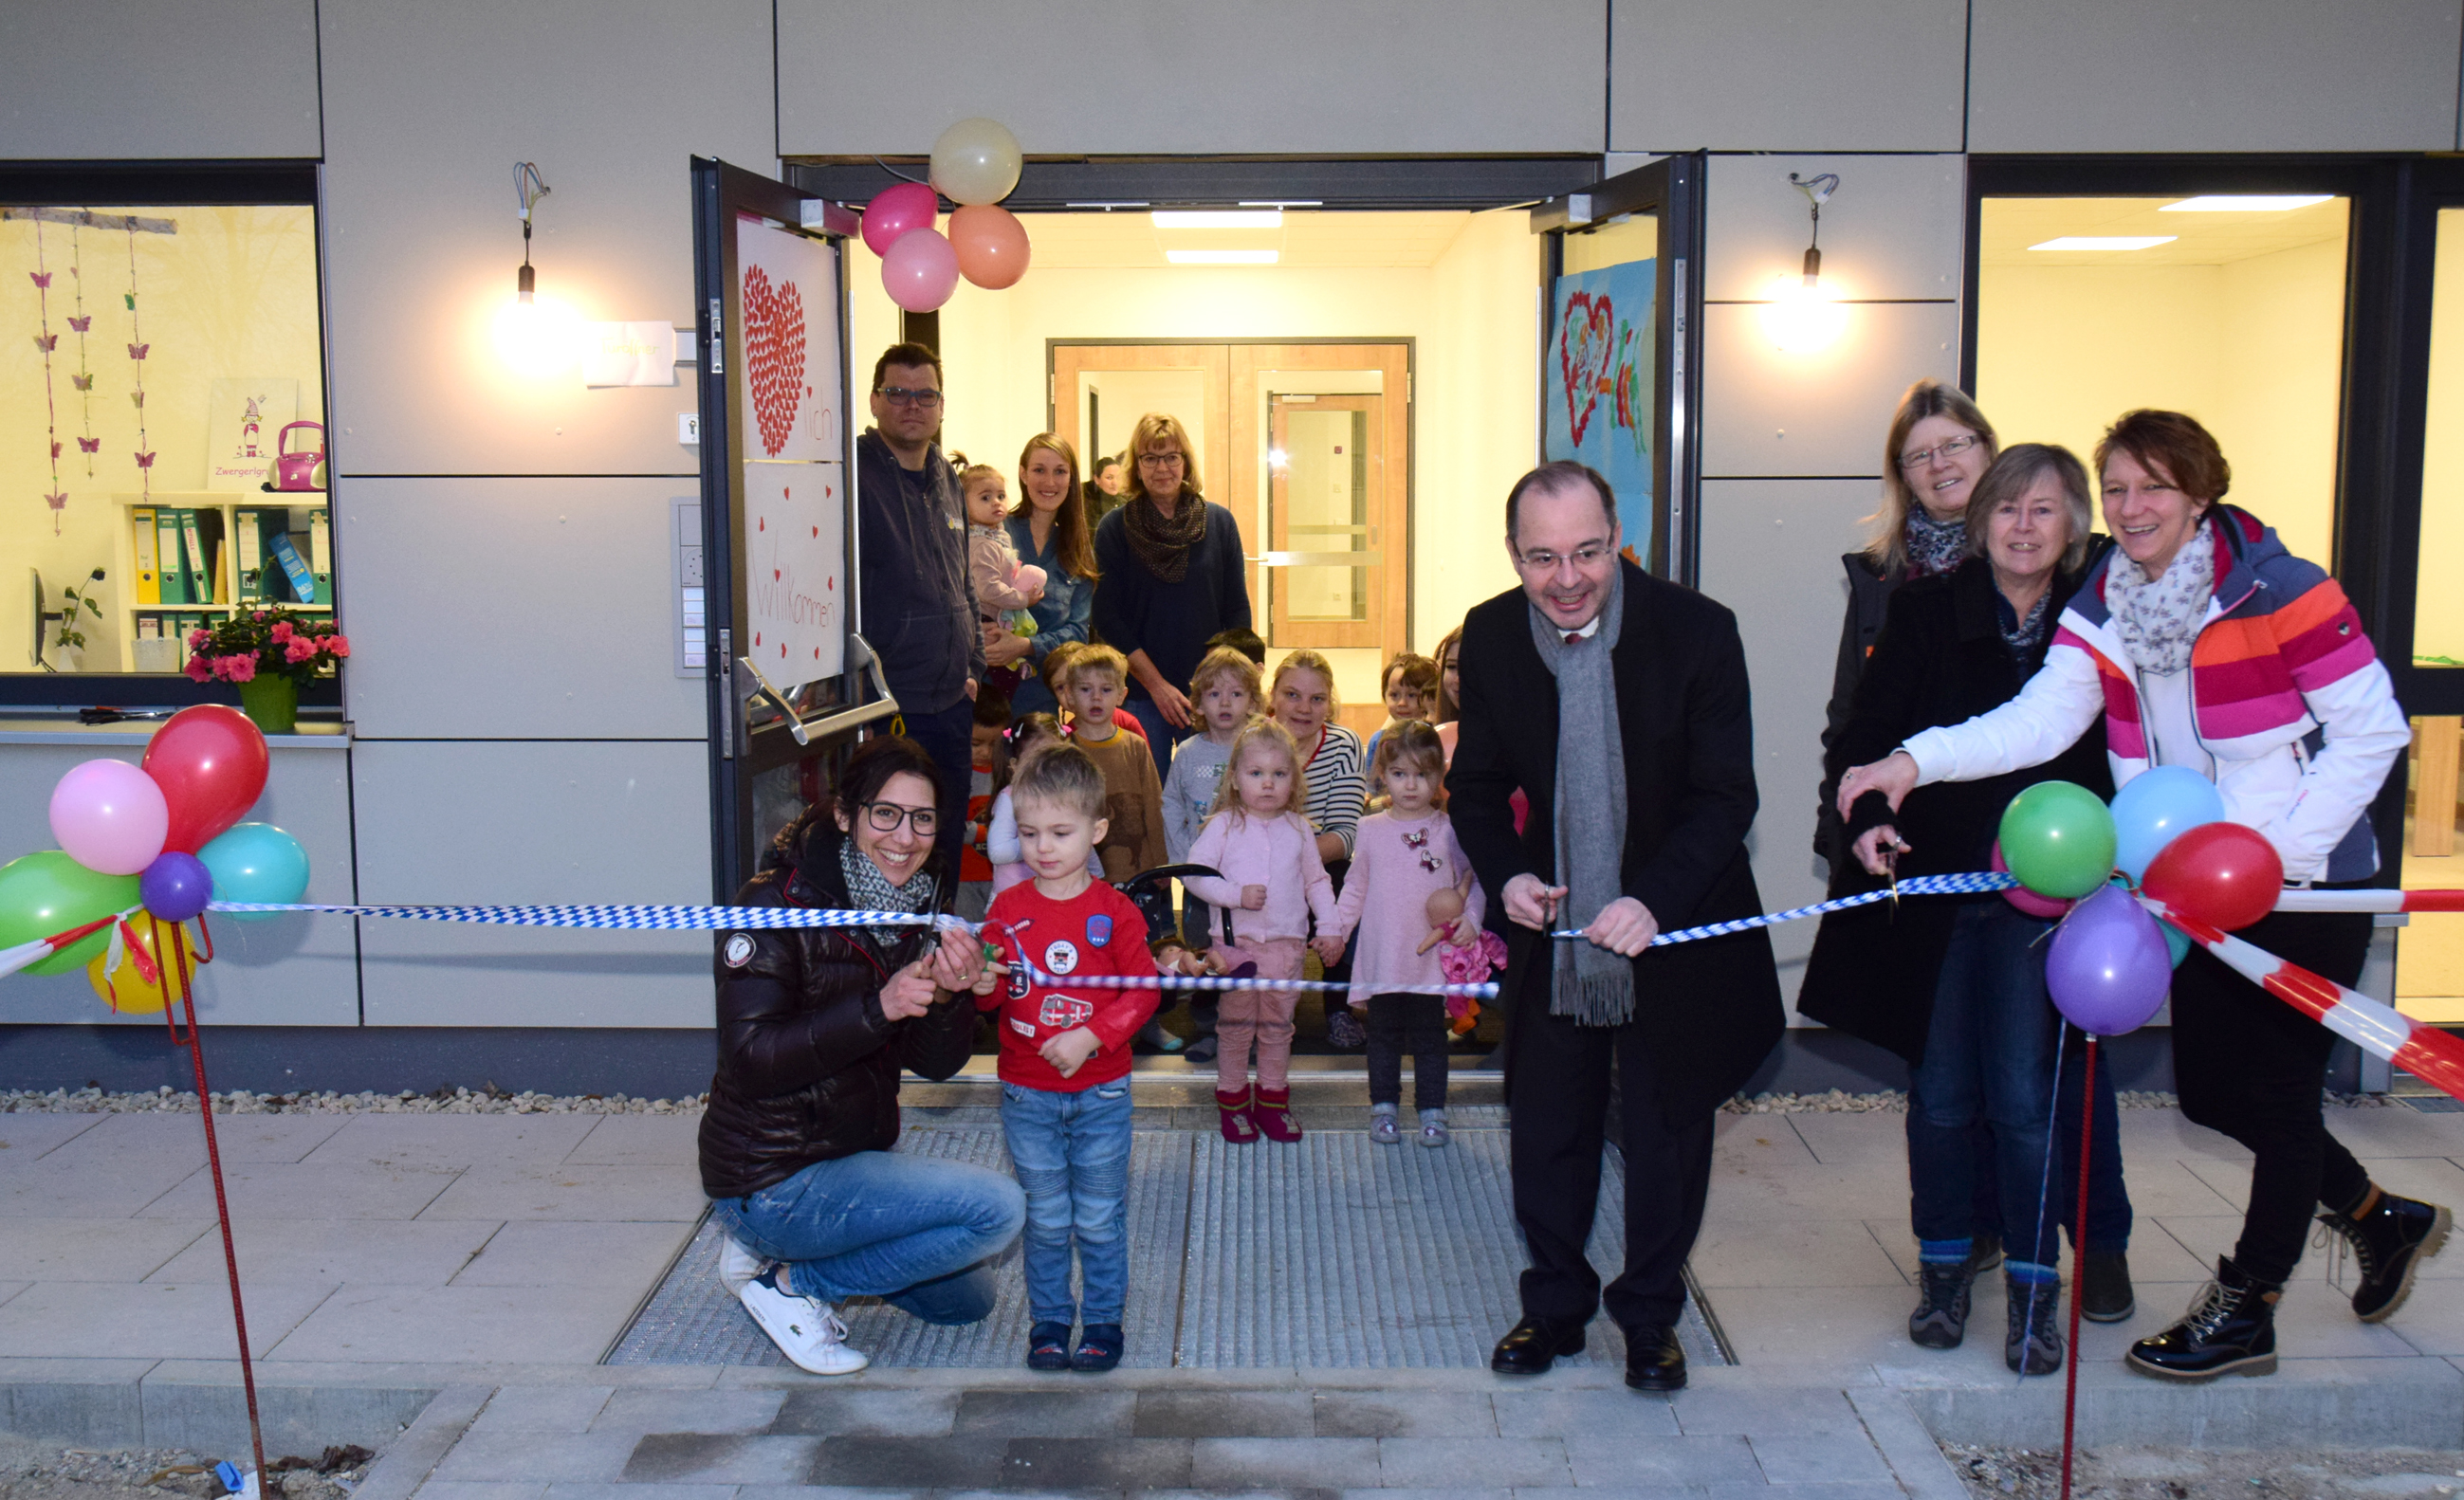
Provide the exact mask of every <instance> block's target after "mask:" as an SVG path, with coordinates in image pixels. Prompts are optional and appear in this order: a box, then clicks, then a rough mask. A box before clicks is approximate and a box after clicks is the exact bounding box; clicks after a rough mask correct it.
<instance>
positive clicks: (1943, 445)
mask: <svg viewBox="0 0 2464 1500" xmlns="http://www.w3.org/2000/svg"><path fill="white" fill-rule="evenodd" d="M1982 441H1983V440H1982V439H1980V438H1973V437H1968V438H1946V439H1944V440H1943V441H1942V442H1940V443H1937V444H1935V445H1934V446H1931V447H1929V448H1910V449H1909V450H1908V451H1906V452H1905V453H1903V454H1901V455H1900V467H1902V468H1923V467H1925V466H1926V465H1927V464H1930V463H1932V462H1933V461H1934V457H1935V455H1937V454H1939V455H1941V456H1942V457H1944V458H1957V457H1958V456H1959V455H1961V454H1962V453H1965V452H1967V451H1968V450H1969V448H1972V447H1974V446H1976V445H1977V444H1978V443H1980V442H1982Z"/></svg>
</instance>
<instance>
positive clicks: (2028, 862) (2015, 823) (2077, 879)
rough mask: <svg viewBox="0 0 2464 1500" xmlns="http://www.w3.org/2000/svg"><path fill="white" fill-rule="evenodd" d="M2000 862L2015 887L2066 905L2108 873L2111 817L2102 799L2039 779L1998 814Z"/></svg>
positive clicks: (2070, 785) (2081, 789)
mask: <svg viewBox="0 0 2464 1500" xmlns="http://www.w3.org/2000/svg"><path fill="white" fill-rule="evenodd" d="M2001 838H2002V858H2003V859H2004V860H2005V861H2007V862H2008V863H2009V864H2010V866H2011V873H2012V874H2013V875H2015V876H2017V877H2018V878H2019V883H2020V884H2022V885H2024V886H2026V887H2028V889H2030V890H2032V891H2035V893H2036V894H2037V895H2039V896H2051V897H2053V898H2055V899H2056V900H2058V901H2070V900H2074V899H2076V898H2078V897H2081V896H2085V895H2086V894H2087V893H2088V892H2090V891H2092V890H2095V889H2096V888H2097V887H2098V886H2100V885H2102V884H2103V883H2104V881H2105V877H2107V876H2109V875H2111V874H2112V873H2113V846H2114V837H2113V814H2112V812H2111V810H2110V809H2108V808H2106V807H2105V805H2104V801H2103V799H2102V798H2101V797H2099V796H2098V795H2097V794H2096V793H2093V792H2090V791H2089V790H2088V789H2087V788H2085V787H2082V786H2079V785H2077V784H2075V783H2073V782H2068V781H2039V782H2037V783H2036V784H2035V786H2033V787H2030V788H2028V789H2027V790H2026V791H2024V792H2022V793H2019V794H2018V795H2017V796H2015V797H2013V798H2012V799H2011V805H2010V806H2009V807H2007V808H2005V809H2003V812H2002V830H2001Z"/></svg>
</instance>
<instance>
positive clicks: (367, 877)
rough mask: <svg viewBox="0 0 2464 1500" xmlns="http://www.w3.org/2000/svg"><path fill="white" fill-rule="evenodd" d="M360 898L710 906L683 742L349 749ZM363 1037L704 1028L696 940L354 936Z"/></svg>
mask: <svg viewBox="0 0 2464 1500" xmlns="http://www.w3.org/2000/svg"><path fill="white" fill-rule="evenodd" d="M356 753H357V754H358V755H359V756H360V760H359V763H358V768H357V769H358V776H359V809H360V841H359V852H360V880H361V891H362V893H363V899H364V900H367V901H369V902H451V903H455V904H472V903H492V902H504V903H534V902H659V903H665V902H679V903H692V902H707V901H708V900H709V899H710V829H709V822H710V802H709V796H710V793H709V785H710V783H709V761H708V759H707V756H706V754H705V752H704V750H703V749H702V747H701V746H699V745H659V744H633V745H627V744H588V743H564V744H556V743H547V744H521V743H497V744H469V743H436V742H397V743H390V744H384V743H381V744H373V745H363V746H362V747H360V748H359V750H358V751H357V752H356ZM363 925H364V926H365V928H366V929H367V930H366V933H365V935H364V938H363V945H364V952H365V964H364V974H365V980H364V983H365V988H366V995H367V1020H368V1024H369V1025H371V1026H707V1025H709V1024H710V1016H711V1009H710V1008H711V982H710V938H709V936H708V935H707V934H702V933H664V932H662V933H648V932H601V931H583V930H561V929H528V928H513V927H482V926H475V925H460V924H442V923H433V924H432V923H422V922H406V921H383V922H380V921H375V920H371V921H369V922H367V923H365V924H363Z"/></svg>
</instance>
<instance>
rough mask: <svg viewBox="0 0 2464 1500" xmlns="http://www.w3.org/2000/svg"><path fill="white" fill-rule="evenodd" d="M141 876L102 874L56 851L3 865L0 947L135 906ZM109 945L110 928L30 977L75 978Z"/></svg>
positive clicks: (35, 968) (37, 967) (30, 969)
mask: <svg viewBox="0 0 2464 1500" xmlns="http://www.w3.org/2000/svg"><path fill="white" fill-rule="evenodd" d="M137 902H138V896H137V877H136V876H133V875H98V874H96V873H95V872H94V871H92V870H89V869H87V868H86V867H85V866H84V865H81V864H79V863H77V861H76V860H75V859H70V858H69V857H68V856H67V855H66V854H63V853H61V852H60V851H59V850H57V849H46V850H44V851H42V852H41V853H40V854H30V855H28V856H26V857H25V858H24V859H11V861H9V862H8V863H7V864H5V865H0V948H10V947H15V946H17V945H18V944H20V943H32V942H33V941H34V940H35V939H36V938H48V937H50V936H52V935H53V934H54V933H56V932H65V931H67V930H68V929H69V928H71V927H79V926H83V925H84V924H87V923H89V922H92V921H94V920H95V919H96V918H98V917H108V916H111V915H113V914H115V913H117V912H122V911H126V910H127V909H128V908H129V907H131V906H134V905H136V904H137ZM110 942H111V929H110V928H108V927H106V928H104V929H103V930H102V931H100V932H97V933H94V934H92V935H90V936H88V937H84V938H80V939H78V940H77V942H75V943H72V944H70V945H69V946H67V947H65V948H63V949H61V950H60V951H59V952H57V953H55V954H53V955H52V956H51V957H49V958H47V959H44V960H43V961H42V962H41V963H39V964H29V965H27V966H26V967H25V968H24V970H23V972H25V973H29V974H73V973H75V972H77V970H78V969H80V968H83V967H85V966H86V965H87V964H88V963H90V962H91V961H92V960H93V959H94V957H95V955H96V954H98V953H100V952H101V951H102V950H103V948H104V947H105V946H108V945H109V943H110Z"/></svg>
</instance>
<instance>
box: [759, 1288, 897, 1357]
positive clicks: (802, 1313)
mask: <svg viewBox="0 0 2464 1500" xmlns="http://www.w3.org/2000/svg"><path fill="white" fill-rule="evenodd" d="M737 1299H738V1300H740V1301H741V1302H743V1304H744V1310H745V1311H746V1312H748V1313H751V1314H752V1315H753V1321H755V1322H756V1323H759V1325H761V1331H762V1332H763V1333H765V1334H768V1335H769V1336H770V1341H771V1342H772V1343H774V1344H777V1345H778V1346H779V1352H780V1353H781V1354H783V1355H785V1356H786V1357H787V1359H788V1360H789V1362H791V1363H793V1364H794V1365H795V1366H796V1367H797V1368H798V1369H800V1370H804V1371H807V1372H809V1373H811V1374H814V1375H853V1374H854V1373H855V1372H856V1371H858V1370H861V1369H863V1368H864V1367H865V1366H866V1365H868V1364H870V1363H871V1362H872V1359H871V1357H870V1356H869V1355H867V1354H865V1353H864V1352H863V1351H862V1350H860V1349H850V1348H848V1347H847V1325H846V1324H845V1323H842V1322H840V1321H839V1315H838V1313H837V1311H836V1310H835V1309H833V1308H832V1307H831V1306H830V1305H829V1304H828V1303H827V1302H824V1301H822V1300H821V1299H820V1298H818V1297H800V1296H791V1295H789V1294H788V1293H784V1292H781V1291H780V1290H779V1289H778V1288H777V1287H774V1286H772V1285H770V1284H769V1283H767V1282H764V1281H759V1280H755V1281H748V1282H746V1283H745V1284H744V1290H743V1291H741V1292H738V1293H737Z"/></svg>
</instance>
